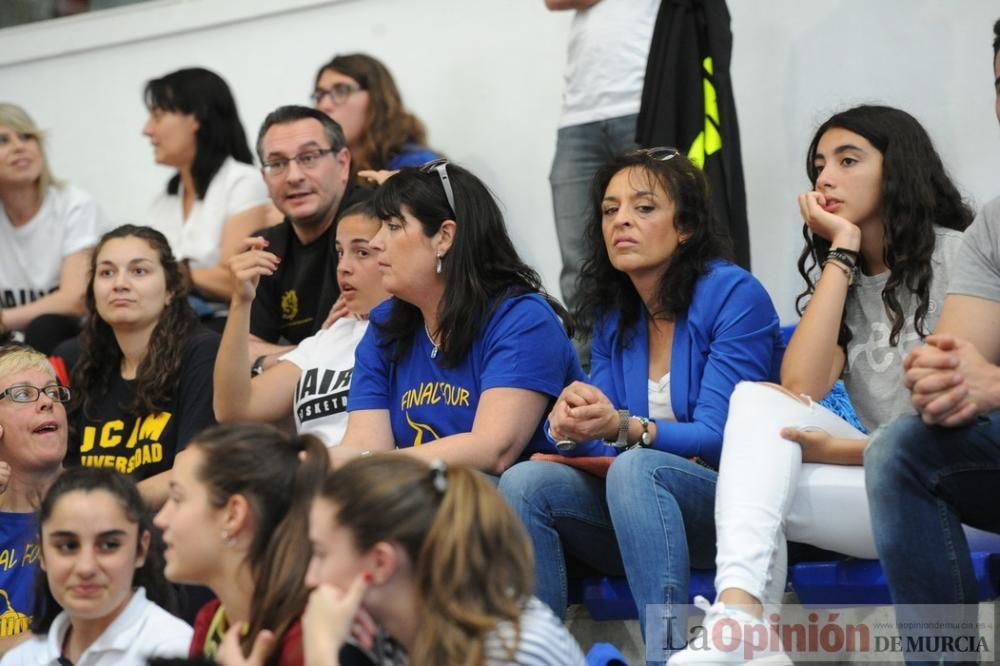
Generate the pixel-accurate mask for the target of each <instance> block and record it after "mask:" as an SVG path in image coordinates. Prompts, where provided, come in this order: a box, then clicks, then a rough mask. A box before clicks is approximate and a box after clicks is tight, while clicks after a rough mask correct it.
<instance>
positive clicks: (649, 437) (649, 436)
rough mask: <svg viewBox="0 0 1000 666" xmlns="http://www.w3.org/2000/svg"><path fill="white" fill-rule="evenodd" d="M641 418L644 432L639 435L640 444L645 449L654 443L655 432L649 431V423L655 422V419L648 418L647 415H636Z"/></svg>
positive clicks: (640, 421)
mask: <svg viewBox="0 0 1000 666" xmlns="http://www.w3.org/2000/svg"><path fill="white" fill-rule="evenodd" d="M635 418H637V419H639V423H640V425H642V434H641V435H639V446H641V447H642V448H644V449H648V448H649V447H651V446H652V445H653V433H651V432H649V424H650V423H653V424H655V423H656V421H655V420H654V419H647V418H646V417H645V416H636V417H635Z"/></svg>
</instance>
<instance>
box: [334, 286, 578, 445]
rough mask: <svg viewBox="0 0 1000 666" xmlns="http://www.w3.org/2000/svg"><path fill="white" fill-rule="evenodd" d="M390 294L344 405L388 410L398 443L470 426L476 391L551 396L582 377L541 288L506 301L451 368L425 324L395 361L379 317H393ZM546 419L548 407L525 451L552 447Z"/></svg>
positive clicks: (375, 316) (365, 341) (361, 352)
mask: <svg viewBox="0 0 1000 666" xmlns="http://www.w3.org/2000/svg"><path fill="white" fill-rule="evenodd" d="M393 302H394V301H393V300H390V301H387V302H385V303H383V304H382V305H380V306H378V307H377V308H375V309H374V310H372V312H371V321H372V323H373V324H374V325H372V326H369V327H368V331H367V332H366V333H365V336H364V338H362V340H361V344H360V345H358V349H357V352H356V358H355V365H354V376H353V377H352V380H351V390H350V395H349V397H348V402H347V409H348V411H355V410H361V409H387V410H389V415H390V420H391V424H392V433H393V436H394V438H395V441H396V446H398V447H400V448H405V447H409V446H420V445H421V444H426V443H427V442H430V441H433V440H435V439H439V438H441V437H447V436H449V435H455V434H459V433H463V432H470V431H471V430H472V422H473V420H474V419H475V416H476V408H477V406H478V405H479V398H480V396H482V394H483V392H485V391H487V390H489V389H491V388H519V389H527V390H530V391H536V392H538V393H542V394H544V395H547V396H549V398H550V404H551V403H552V402H554V401H555V399H556V398H557V397H558V396H559V394H560V393H561V392H562V389H563V387H565V386H566V385H567V384H569V383H570V382H572V381H574V380H578V379H583V378H584V375H583V371H582V370H581V369H580V362H579V360H578V359H577V356H576V352H575V350H574V349H573V345H572V344H571V343H570V341H569V338H568V336H567V335H566V331H565V330H564V329H563V326H562V322H561V321H560V320H559V317H558V316H557V315H556V313H555V311H553V309H552V307H551V306H550V305H549V304H548V303H547V302H546V301H545V299H544V298H542V297H541V296H539V295H538V294H534V293H532V294H523V295H520V296H514V297H510V298H507V299H505V300H504V301H503V302H501V303H500V304H499V305H498V306H497V307H496V309H495V310H494V312H493V314H492V316H491V318H490V320H489V321H488V322H487V323H486V324H485V325H484V326H483V328H482V330H481V331H480V332H479V335H478V336H477V337H476V339H475V340H474V341H473V344H472V349H471V351H470V353H469V354H468V356H467V357H466V358H465V360H464V361H463V362H462V363H461V364H460V365H458V366H457V367H454V368H443V367H441V365H440V360H441V358H440V356H439V357H438V358H432V357H431V354H432V352H433V350H434V347H433V345H432V344H431V342H430V340H429V339H428V337H427V336H426V335H425V334H424V333H423V331H421V332H420V333H419V334H418V335H416V337H415V339H414V341H413V345H412V346H411V347H410V350H409V351H408V352H407V353H406V355H405V356H404V357H403V358H402V359H400V360H399V362H397V363H393V362H392V361H391V356H392V350H391V349H390V348H389V347H388V345H384V344H380V341H379V332H378V324H379V323H380V322H384V321H385V320H386V319H387V318H388V316H389V311H390V308H391V307H392V303H393ZM546 413H547V410H546ZM508 418H510V419H517V418H519V415H518V414H510V415H509V416H508ZM544 423H545V418H544V415H543V417H542V419H541V420H540V421H539V423H538V427H537V428H536V429H535V433H534V434H533V435H532V437H531V439H530V440H529V442H528V444H527V446H526V447H525V450H524V454H523V456H522V457H527V456H528V455H530V454H531V453H534V452H536V451H545V452H552V451H554V449H553V448H552V445H551V444H550V443H549V442H548V441H547V440H546V438H545V435H544V433H543V430H542V427H543V425H544Z"/></svg>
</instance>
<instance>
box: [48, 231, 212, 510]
mask: <svg viewBox="0 0 1000 666" xmlns="http://www.w3.org/2000/svg"><path fill="white" fill-rule="evenodd" d="M87 306H88V308H89V310H90V312H91V313H92V314H91V315H90V317H89V318H88V320H87V322H86V323H85V324H84V329H83V332H82V334H81V336H80V345H81V351H80V360H79V362H78V363H77V364H76V366H75V367H74V370H73V387H74V389H76V391H75V393H76V395H77V400H75V401H74V405H73V416H72V418H71V423H72V424H73V426H74V433H73V437H72V438H71V441H70V447H69V453H68V454H67V463H68V464H78V465H84V466H87V467H114V468H115V469H117V470H118V471H120V472H122V473H124V474H128V475H130V476H132V477H133V478H134V479H135V480H136V481H137V482H138V484H139V490H140V491H141V492H142V494H143V497H144V498H145V499H146V501H147V502H149V503H150V504H152V505H153V506H159V505H160V504H162V503H163V501H164V499H165V498H166V486H167V478H166V472H167V471H168V470H169V469H170V468H171V467H172V466H173V460H174V456H175V455H176V454H177V452H178V451H180V450H182V449H183V448H184V447H185V446H186V445H187V443H188V442H189V441H190V440H191V438H192V437H194V435H195V434H197V433H198V432H199V431H201V430H202V429H203V428H205V427H206V426H208V425H211V424H212V423H214V422H215V417H214V415H213V414H212V367H213V364H214V363H215V355H216V352H217V351H218V348H219V336H218V335H216V334H215V333H212V332H211V331H208V330H205V329H203V328H201V327H199V325H198V318H197V316H196V315H195V313H194V311H193V310H192V309H191V306H190V305H189V304H188V300H187V288H186V286H185V282H184V279H183V277H182V275H181V271H180V269H179V267H178V264H177V260H176V259H175V258H174V255H173V253H172V252H171V251H170V246H169V245H168V244H167V240H166V238H164V236H163V234H161V233H160V232H158V231H156V230H154V229H151V228H149V227H138V226H133V225H124V226H121V227H118V228H117V229H114V230H113V231H109V232H108V233H106V234H105V235H104V236H103V237H102V238H101V240H100V242H99V243H98V245H97V249H96V250H95V251H94V254H93V257H92V259H91V278H90V283H89V284H88V285H87Z"/></svg>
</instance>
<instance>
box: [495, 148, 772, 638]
mask: <svg viewBox="0 0 1000 666" xmlns="http://www.w3.org/2000/svg"><path fill="white" fill-rule="evenodd" d="M592 192H593V194H592V201H591V210H592V218H591V222H590V224H589V226H588V231H587V238H588V240H589V245H590V256H589V259H588V260H587V261H586V262H585V263H584V265H583V268H582V271H581V280H580V291H579V294H578V296H579V303H580V306H579V308H578V311H577V320H578V321H579V322H581V323H582V324H583V325H585V326H587V327H588V330H589V328H590V327H592V329H593V347H592V359H591V364H592V375H591V380H590V383H584V382H574V383H573V384H571V385H570V386H568V387H567V388H566V389H565V390H564V391H563V392H562V395H560V396H559V399H558V401H557V402H556V404H555V406H554V407H553V409H552V411H551V413H550V414H549V434H550V437H552V439H553V441H556V442H558V446H559V449H560V451H562V452H565V453H568V454H571V455H574V456H590V457H593V456H598V457H600V458H597V459H594V458H590V459H589V460H586V461H580V462H576V461H574V460H573V459H569V458H566V459H563V460H560V459H558V458H556V459H555V460H551V461H535V460H533V461H530V462H527V463H525V464H523V465H518V466H517V467H515V468H514V469H512V470H511V471H510V472H509V473H508V474H505V475H504V477H503V479H502V480H501V482H500V490H501V492H503V494H504V496H505V497H506V498H507V500H508V501H509V502H510V503H511V505H512V506H513V507H514V510H515V512H516V513H517V514H518V515H519V516H520V517H521V519H522V520H523V521H524V523H525V525H526V526H527V528H528V533H529V534H530V535H531V537H532V541H533V543H534V550H535V566H536V570H537V572H538V575H537V580H538V591H537V594H538V597H539V598H540V599H541V600H542V601H545V602H546V603H548V604H549V605H550V606H551V607H552V609H553V610H554V611H555V612H556V614H558V615H560V616H562V615H563V614H564V613H565V610H566V560H565V554H569V555H572V556H573V557H574V558H576V559H577V560H582V561H583V562H584V563H586V564H588V565H590V566H591V567H593V568H596V569H598V570H600V571H603V572H605V573H609V574H613V575H619V576H620V575H622V574H623V573H624V574H625V575H626V576H627V577H628V582H629V587H630V588H631V590H632V594H633V596H634V597H635V600H636V605H637V606H638V607H639V611H640V612H639V620H640V623H641V624H642V628H643V631H644V633H645V635H646V637H647V640H650V641H653V640H654V637H657V636H662V637H664V638H666V637H669V638H670V639H671V640H673V641H677V642H676V643H675V644H676V645H681V644H682V643H681V641H682V640H683V637H684V634H685V631H686V627H687V623H686V613H685V606H686V604H687V597H688V576H689V569H690V568H691V567H692V566H694V567H711V566H712V561H713V559H712V558H713V556H714V554H715V527H714V519H713V515H712V514H713V505H714V498H715V483H716V478H717V474H716V472H715V468H716V467H717V466H718V463H719V454H720V451H721V448H722V432H723V428H724V426H725V423H726V414H727V410H728V406H729V396H730V394H731V393H732V391H733V387H734V386H736V383H737V382H739V381H741V380H763V379H767V378H774V377H776V376H777V371H778V366H779V363H780V357H781V350H782V346H783V345H782V341H781V334H780V330H779V327H778V316H777V313H776V312H775V310H774V306H773V305H772V304H771V299H770V298H769V297H768V295H767V292H766V291H765V290H764V288H763V286H761V284H760V283H759V282H758V281H757V280H756V279H755V278H754V277H753V276H752V275H750V273H748V272H746V271H745V270H743V269H742V268H739V267H738V266H735V265H733V264H731V263H729V262H728V261H725V260H724V259H723V257H725V256H726V255H727V254H728V251H727V243H726V242H725V240H724V237H723V236H722V235H721V234H720V232H719V231H718V227H717V224H716V221H715V219H714V217H713V215H712V213H711V205H712V204H711V198H710V196H709V192H708V185H707V182H706V180H705V177H704V175H703V174H702V172H701V171H699V170H698V168H697V167H695V166H694V165H693V164H691V162H689V161H688V160H687V158H685V157H684V156H682V155H680V154H679V153H678V152H677V151H676V150H675V149H672V148H654V149H648V150H641V151H637V152H634V153H629V154H627V155H624V156H622V157H619V158H617V159H615V160H613V161H612V162H611V163H609V164H608V165H606V166H604V167H603V168H602V169H600V170H599V171H598V172H597V174H596V176H595V179H594V187H593V190H592ZM608 456H617V457H613V458H609V457H608ZM612 461H613V462H612ZM564 462H565V463H572V464H564ZM578 465H579V467H578ZM605 475H606V480H605V478H603V477H604V476H605ZM654 604H662V605H664V608H663V610H665V613H660V612H657V613H656V617H672V618H673V619H672V620H671V622H672V624H671V625H666V626H661V627H651V626H649V625H648V623H647V609H650V610H651V608H650V605H654ZM656 640H659V639H656Z"/></svg>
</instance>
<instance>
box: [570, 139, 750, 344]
mask: <svg viewBox="0 0 1000 666" xmlns="http://www.w3.org/2000/svg"><path fill="white" fill-rule="evenodd" d="M626 169H630V170H632V172H631V174H630V176H629V177H630V178H634V179H648V182H649V184H652V183H654V182H655V183H659V185H660V186H661V187H662V188H663V189H664V190H665V191H666V192H667V194H669V195H670V198H671V199H672V200H673V202H674V227H675V228H676V230H677V232H678V234H681V235H683V236H685V237H686V240H684V241H683V242H682V243H680V244H679V245H678V246H677V249H676V251H675V252H674V254H673V255H672V256H671V257H670V261H669V264H668V265H667V269H666V271H664V273H663V276H662V277H661V278H660V282H659V285H658V288H657V291H656V304H655V307H653V308H651V309H652V312H649V313H648V314H650V315H655V316H658V317H667V318H668V319H674V318H676V317H678V316H681V315H684V314H685V313H686V312H687V310H688V308H689V307H690V306H691V299H692V297H693V296H694V287H695V284H696V283H697V282H698V278H700V277H701V276H702V275H703V274H704V273H705V272H706V271H707V270H708V263H709V261H711V260H712V259H716V258H721V259H731V257H732V250H731V246H730V241H729V237H728V235H727V234H726V232H725V231H724V230H723V229H722V227H721V225H720V224H719V223H718V222H717V220H716V217H715V214H714V213H713V212H712V200H711V196H710V195H709V190H708V181H707V180H706V179H705V175H704V173H702V171H701V170H700V169H698V168H697V167H696V166H694V165H693V164H692V163H691V162H690V161H689V160H688V159H687V158H686V157H684V156H683V155H680V154H678V155H675V156H674V157H672V158H670V159H668V160H660V159H654V158H653V157H650V156H649V154H648V153H647V152H645V151H636V152H632V153H627V154H625V155H622V156H620V157H617V158H615V159H614V160H612V161H611V162H609V163H607V164H605V165H604V166H603V167H601V168H600V169H599V170H598V171H597V173H596V174H595V175H594V181H593V185H592V186H591V191H590V211H589V215H590V219H589V221H588V224H587V228H586V232H585V234H586V235H585V240H586V243H587V247H588V250H589V255H588V258H587V260H586V261H584V263H583V266H582V268H581V269H580V276H579V277H578V278H577V297H576V298H577V303H578V305H577V307H576V310H575V311H574V313H573V314H574V319H575V320H576V323H577V325H578V326H579V327H580V329H581V333H582V334H583V335H585V336H590V335H593V328H594V324H595V323H596V322H597V321H598V319H600V318H601V317H603V316H606V315H607V314H608V313H611V312H615V311H618V312H620V313H621V315H620V317H619V321H618V332H619V334H624V333H625V332H626V331H627V330H628V329H630V328H631V327H632V326H633V325H634V324H635V323H636V322H637V321H638V320H639V316H640V313H641V311H642V308H645V307H646V305H645V304H644V303H643V302H642V299H641V298H640V296H639V292H638V291H636V288H635V285H634V284H632V280H631V279H630V278H629V276H628V275H626V274H625V273H623V272H621V271H619V270H618V269H617V268H615V267H614V266H613V265H612V264H611V260H610V259H609V258H608V249H607V247H606V246H605V244H604V231H603V223H604V209H603V202H604V194H605V192H606V191H607V189H608V185H609V184H610V183H611V179H612V178H614V177H615V176H616V175H617V174H618V173H620V172H622V171H625V170H626ZM622 340H623V343H624V342H627V341H626V340H624V338H622Z"/></svg>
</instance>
